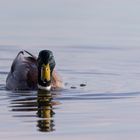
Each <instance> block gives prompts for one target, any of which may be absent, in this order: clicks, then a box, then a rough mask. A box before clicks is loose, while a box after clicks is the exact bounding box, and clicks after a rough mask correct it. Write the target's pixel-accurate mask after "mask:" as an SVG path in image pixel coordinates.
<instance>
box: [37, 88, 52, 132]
mask: <svg viewBox="0 0 140 140" xmlns="http://www.w3.org/2000/svg"><path fill="white" fill-rule="evenodd" d="M52 99H53V98H52V94H51V93H50V92H49V91H45V90H38V97H37V105H38V112H37V115H38V117H39V118H42V119H40V120H38V124H37V126H38V127H39V131H42V132H49V131H54V121H53V120H52V117H53V115H54V114H55V113H54V112H53V107H52V106H53V103H52Z"/></svg>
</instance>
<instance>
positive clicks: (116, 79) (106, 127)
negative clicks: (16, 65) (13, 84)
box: [0, 0, 140, 140]
mask: <svg viewBox="0 0 140 140" xmlns="http://www.w3.org/2000/svg"><path fill="white" fill-rule="evenodd" d="M139 13H140V2H139V1H137V0H133V1H130V0H118V1H114V0H83V1H80V0H67V1H64V0H59V1H57V0H54V1H50V0H40V1H35V0H28V1H27V0H24V1H19V0H12V1H10V0H5V1H0V139H4V140H19V139H21V140H24V139H26V140H27V139H33V140H36V139H42V140H44V139H50V140H56V139H57V140H59V139H61V140H63V139H64V140H65V139H68V140H69V139H75V140H77V139H81V140H82V139H88V140H89V139H91V140H93V139H96V140H103V139H104V140H115V139H116V140H118V139H120V140H123V139H128V140H132V139H133V140H139V137H140V133H139V132H140V119H139V116H140V86H139V85H140V16H139ZM23 49H26V50H28V51H30V52H31V53H33V54H35V55H37V54H38V52H39V51H40V50H42V49H50V50H52V51H53V53H54V56H55V60H56V70H57V71H58V73H59V74H60V76H61V77H62V79H63V84H64V87H63V89H62V90H59V91H52V92H51V94H48V95H44V94H42V93H39V92H38V91H18V92H12V91H7V90H6V89H5V80H6V76H7V74H8V72H9V70H10V66H11V64H12V61H13V59H14V58H15V56H16V55H17V53H18V52H19V51H20V50H23ZM81 84H85V85H86V86H81Z"/></svg>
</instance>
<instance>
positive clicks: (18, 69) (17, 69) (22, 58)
mask: <svg viewBox="0 0 140 140" xmlns="http://www.w3.org/2000/svg"><path fill="white" fill-rule="evenodd" d="M51 74H52V77H51V80H50V82H49V83H50V85H51V86H52V87H53V88H60V87H61V84H62V82H61V80H60V77H59V76H58V75H57V74H56V72H55V71H54V70H53V71H52V72H51ZM39 76H40V73H39V68H38V59H37V57H35V56H33V55H32V54H30V53H29V52H27V51H20V52H19V53H18V55H17V56H16V58H15V59H14V61H13V63H12V66H11V70H10V72H9V74H8V76H7V79H6V88H7V89H8V90H36V89H38V81H40V77H39ZM44 83H45V82H44ZM44 89H45V88H44Z"/></svg>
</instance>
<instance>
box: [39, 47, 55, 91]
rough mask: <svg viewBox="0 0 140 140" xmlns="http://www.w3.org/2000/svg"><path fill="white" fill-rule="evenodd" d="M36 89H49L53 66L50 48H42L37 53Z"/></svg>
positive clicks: (53, 61)
mask: <svg viewBox="0 0 140 140" xmlns="http://www.w3.org/2000/svg"><path fill="white" fill-rule="evenodd" d="M37 63H38V89H41V90H46V91H50V90H51V80H52V72H53V69H54V67H55V60H54V56H53V53H52V52H51V51H50V50H42V51H41V52H40V53H39V55H38V60H37Z"/></svg>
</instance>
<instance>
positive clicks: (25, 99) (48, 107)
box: [8, 90, 60, 132]
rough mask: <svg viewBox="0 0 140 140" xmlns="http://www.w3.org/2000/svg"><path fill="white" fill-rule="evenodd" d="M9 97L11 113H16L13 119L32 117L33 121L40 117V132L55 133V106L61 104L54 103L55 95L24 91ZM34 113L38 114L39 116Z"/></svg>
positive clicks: (38, 123)
mask: <svg viewBox="0 0 140 140" xmlns="http://www.w3.org/2000/svg"><path fill="white" fill-rule="evenodd" d="M8 96H9V97H10V100H11V103H10V104H11V105H10V107H11V108H12V109H11V111H14V112H16V114H14V115H13V117H24V118H25V119H26V117H28V118H29V117H30V119H31V121H32V119H35V117H38V121H37V127H38V128H39V129H38V130H39V131H42V132H50V131H54V126H55V125H54V120H53V116H54V114H55V113H54V111H53V106H54V105H58V104H60V103H59V102H57V101H53V97H54V96H55V94H54V93H52V92H51V93H50V92H46V91H43V90H39V91H38V92H26V91H22V92H14V93H10V94H8ZM34 111H36V112H37V116H36V114H35V112H34ZM18 112H19V113H18ZM20 112H24V113H20ZM31 112H32V113H31Z"/></svg>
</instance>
